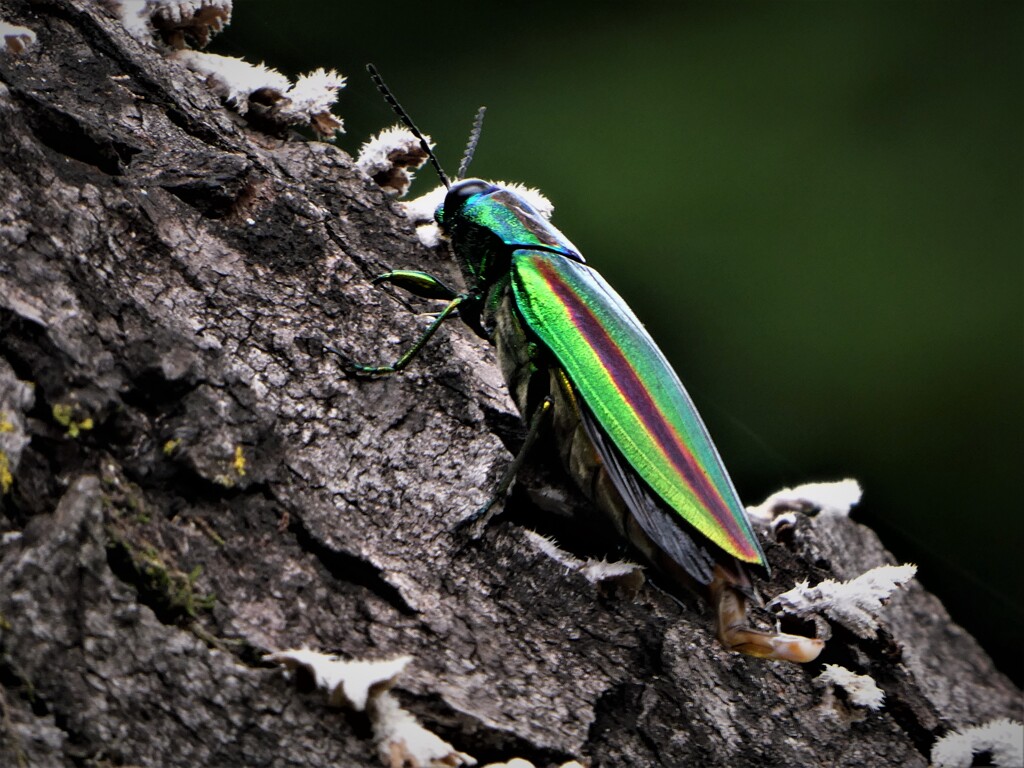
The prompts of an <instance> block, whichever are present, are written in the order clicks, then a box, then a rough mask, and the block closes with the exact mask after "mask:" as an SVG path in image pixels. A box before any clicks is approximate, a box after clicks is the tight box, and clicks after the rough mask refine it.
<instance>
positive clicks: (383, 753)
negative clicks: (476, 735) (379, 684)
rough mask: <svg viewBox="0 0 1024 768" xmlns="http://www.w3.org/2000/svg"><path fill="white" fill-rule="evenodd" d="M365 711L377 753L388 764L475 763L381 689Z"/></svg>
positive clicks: (392, 767)
mask: <svg viewBox="0 0 1024 768" xmlns="http://www.w3.org/2000/svg"><path fill="white" fill-rule="evenodd" d="M367 712H368V713H369V715H370V724H371V726H372V727H373V741H374V743H375V744H376V746H377V755H378V756H379V757H380V759H381V762H382V763H384V765H386V766H388V768H408V767H410V766H415V768H426V767H427V766H435V765H436V766H461V765H465V766H472V765H476V763H477V761H476V760H475V759H474V758H473V757H471V756H470V755H467V754H466V753H465V752H459V751H458V750H456V749H455V747H453V746H452V745H451V744H449V743H448V742H447V741H445V740H444V739H442V738H441V737H440V736H438V735H437V734H435V733H432V732H431V731H428V730H427V729H426V728H424V727H423V726H422V725H420V723H419V722H418V721H417V720H416V718H415V717H413V715H412V714H411V713H410V712H408V711H406V710H404V709H402V707H401V706H400V705H399V703H398V700H397V699H396V698H395V697H394V696H392V695H391V694H390V693H382V694H381V695H380V696H376V697H374V698H373V699H371V700H370V703H369V706H368V707H367Z"/></svg>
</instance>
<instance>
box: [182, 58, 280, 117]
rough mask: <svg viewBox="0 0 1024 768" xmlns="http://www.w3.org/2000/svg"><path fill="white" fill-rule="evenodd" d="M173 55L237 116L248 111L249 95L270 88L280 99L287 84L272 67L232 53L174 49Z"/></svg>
mask: <svg viewBox="0 0 1024 768" xmlns="http://www.w3.org/2000/svg"><path fill="white" fill-rule="evenodd" d="M173 58H174V59H176V60H177V61H180V62H181V63H182V64H184V65H185V66H186V67H188V68H189V69H191V70H192V71H193V72H195V73H196V74H199V75H202V76H203V77H204V78H205V80H206V85H207V87H208V88H209V89H210V90H211V91H213V92H214V93H215V94H217V95H218V96H219V97H220V98H221V99H222V100H224V101H225V102H227V104H228V106H230V107H231V108H232V109H234V110H235V111H236V112H238V114H240V115H244V114H245V113H246V112H248V111H249V96H251V95H252V94H254V93H258V92H262V91H270V92H272V93H276V94H277V95H278V98H280V97H281V95H282V94H283V93H284V92H285V91H287V90H288V89H289V88H290V87H291V82H290V81H289V80H288V78H287V77H285V76H284V75H282V74H281V73H280V72H278V71H277V70H276V69H273V68H271V67H268V66H266V65H265V64H251V63H250V62H248V61H245V60H244V59H239V58H236V57H234V56H220V55H219V54H216V53H202V52H201V51H178V52H177V53H175V54H173Z"/></svg>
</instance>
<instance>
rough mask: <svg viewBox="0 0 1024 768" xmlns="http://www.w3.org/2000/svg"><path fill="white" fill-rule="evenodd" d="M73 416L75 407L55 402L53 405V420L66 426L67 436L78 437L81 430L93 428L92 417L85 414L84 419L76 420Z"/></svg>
mask: <svg viewBox="0 0 1024 768" xmlns="http://www.w3.org/2000/svg"><path fill="white" fill-rule="evenodd" d="M74 416H75V407H74V406H73V405H68V404H67V403H57V404H56V405H54V406H53V420H54V421H56V422H57V423H58V424H60V425H61V426H64V427H67V429H68V436H69V437H78V435H79V434H81V432H82V430H86V429H92V428H93V421H92V417H90V416H86V417H85V418H84V419H82V420H80V421H76V420H75V418H74Z"/></svg>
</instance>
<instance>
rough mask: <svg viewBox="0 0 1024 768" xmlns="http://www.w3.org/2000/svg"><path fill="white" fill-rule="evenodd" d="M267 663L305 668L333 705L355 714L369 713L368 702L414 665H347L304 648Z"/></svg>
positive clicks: (403, 661) (405, 659)
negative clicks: (350, 709)
mask: <svg viewBox="0 0 1024 768" xmlns="http://www.w3.org/2000/svg"><path fill="white" fill-rule="evenodd" d="M263 658H264V661H273V662H277V663H278V664H283V665H284V666H286V667H288V668H289V669H296V668H298V667H302V668H303V669H305V670H306V671H307V672H308V673H309V674H310V675H311V676H312V677H313V679H314V680H315V681H316V685H317V687H318V688H322V689H324V690H325V691H327V694H328V697H329V698H330V701H331V704H334V705H335V706H348V707H350V708H352V709H354V710H355V711H356V712H363V711H365V710H366V706H367V702H368V701H369V700H370V699H371V697H373V696H377V695H380V694H381V693H383V692H384V691H386V690H387V689H388V688H390V687H391V686H392V685H394V684H395V680H397V679H398V676H399V675H400V674H401V673H402V672H403V671H404V670H405V668H406V667H407V666H408V665H409V662H410V661H412V657H411V656H399V657H398V658H395V659H389V660H385V661H345V660H344V659H340V658H338V657H337V656H329V655H327V654H323V653H319V652H318V651H311V650H308V649H305V648H300V649H297V650H288V651H280V652H277V653H270V654H267V655H266V656H264V657H263Z"/></svg>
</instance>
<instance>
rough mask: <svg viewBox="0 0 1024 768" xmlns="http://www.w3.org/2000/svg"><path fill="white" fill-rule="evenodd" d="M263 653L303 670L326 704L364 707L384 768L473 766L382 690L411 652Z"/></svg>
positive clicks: (405, 664) (386, 687)
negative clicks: (349, 656)
mask: <svg viewBox="0 0 1024 768" xmlns="http://www.w3.org/2000/svg"><path fill="white" fill-rule="evenodd" d="M263 658H264V660H265V661H273V662H277V663H278V664H282V665H284V666H285V667H287V668H289V669H297V668H302V669H304V670H305V671H306V672H307V673H309V674H310V675H311V676H312V677H313V679H314V680H315V681H316V685H317V687H318V688H321V689H322V690H324V691H326V692H327V696H328V699H329V700H330V702H331V704H333V705H335V706H347V707H349V708H351V709H353V710H355V711H356V712H366V713H367V715H368V716H369V718H370V725H371V726H372V728H373V736H374V743H375V744H376V746H377V753H378V755H379V756H380V758H381V761H382V762H383V764H384V765H385V766H388V768H427V767H428V766H435V765H436V766H451V767H452V768H455V767H457V766H472V765H476V760H474V759H473V758H472V757H471V756H469V755H467V754H465V753H464V752H459V751H458V750H457V749H455V747H453V746H452V745H451V744H449V743H448V742H446V741H444V740H443V739H441V738H440V737H439V736H436V735H435V734H433V733H431V732H430V731H428V730H427V729H426V728H424V727H423V726H422V725H420V724H419V722H417V720H416V718H415V717H413V715H412V714H411V713H409V712H407V711H405V710H404V709H402V708H401V706H400V705H399V703H398V701H397V700H396V699H395V698H394V697H393V696H392V695H391V694H390V693H388V690H389V689H390V688H391V686H393V685H394V684H395V681H396V680H397V679H398V676H399V675H400V674H401V673H402V672H403V670H405V668H406V667H407V666H408V665H409V662H411V661H412V657H411V656H399V657H398V658H395V659H389V660H385V661H359V660H355V661H345V660H343V659H340V658H338V657H337V656H331V655H328V654H324V653H319V652H318V651H311V650H309V649H305V648H303V649H297V650H288V651H279V652H277V653H270V654H267V655H266V656H264V657H263Z"/></svg>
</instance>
